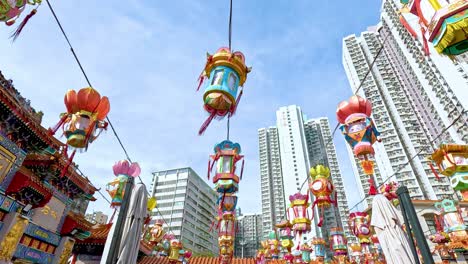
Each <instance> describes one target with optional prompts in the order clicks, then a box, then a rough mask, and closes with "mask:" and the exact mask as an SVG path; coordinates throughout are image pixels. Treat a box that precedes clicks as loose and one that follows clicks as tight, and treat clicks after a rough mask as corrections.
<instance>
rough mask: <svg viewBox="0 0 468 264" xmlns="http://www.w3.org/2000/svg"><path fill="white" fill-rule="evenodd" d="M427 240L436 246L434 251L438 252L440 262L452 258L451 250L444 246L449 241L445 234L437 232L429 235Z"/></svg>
mask: <svg viewBox="0 0 468 264" xmlns="http://www.w3.org/2000/svg"><path fill="white" fill-rule="evenodd" d="M429 240H430V241H431V242H432V243H434V244H436V246H435V250H437V252H439V255H440V257H441V258H442V260H449V259H451V258H452V257H453V256H452V254H451V250H450V249H449V248H448V246H447V245H446V244H447V243H448V242H449V241H450V237H449V235H448V234H447V233H445V232H439V231H438V232H437V233H435V234H433V235H430V236H429Z"/></svg>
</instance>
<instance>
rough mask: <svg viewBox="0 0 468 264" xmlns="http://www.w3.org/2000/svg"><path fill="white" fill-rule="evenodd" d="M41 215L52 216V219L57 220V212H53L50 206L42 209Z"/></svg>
mask: <svg viewBox="0 0 468 264" xmlns="http://www.w3.org/2000/svg"><path fill="white" fill-rule="evenodd" d="M41 213H43V214H44V215H50V216H52V218H54V219H57V212H56V211H54V210H51V209H50V207H49V206H48V205H46V206H44V207H43V208H42V210H41Z"/></svg>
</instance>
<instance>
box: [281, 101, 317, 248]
mask: <svg viewBox="0 0 468 264" xmlns="http://www.w3.org/2000/svg"><path fill="white" fill-rule="evenodd" d="M276 127H277V129H278V139H279V143H280V144H279V146H280V147H279V149H280V156H281V159H280V160H281V172H282V174H283V192H284V197H285V198H286V200H287V202H288V204H289V196H290V195H293V194H295V193H298V192H301V191H303V193H305V192H306V191H307V188H308V186H307V184H306V183H307V179H308V178H309V169H310V162H309V154H308V149H307V140H306V137H305V130H304V116H303V114H302V111H301V108H300V107H299V106H296V105H290V106H284V107H280V108H279V110H278V111H276ZM303 184H304V185H303ZM310 200H311V202H312V201H313V197H310ZM314 213H315V215H318V213H319V212H318V208H317V207H316V208H315V212H314ZM317 218H318V217H314V223H312V230H311V232H310V234H307V235H306V236H304V237H306V238H307V237H310V236H317V235H319V236H320V235H321V229H320V228H318V227H317V224H318V221H319V219H317ZM296 243H298V242H296Z"/></svg>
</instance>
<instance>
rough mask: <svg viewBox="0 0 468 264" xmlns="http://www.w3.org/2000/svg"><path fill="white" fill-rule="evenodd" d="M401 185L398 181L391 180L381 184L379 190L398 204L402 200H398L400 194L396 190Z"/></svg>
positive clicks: (395, 204) (394, 203)
mask: <svg viewBox="0 0 468 264" xmlns="http://www.w3.org/2000/svg"><path fill="white" fill-rule="evenodd" d="M399 186H400V185H399V184H398V182H389V183H386V184H384V185H382V186H380V189H379V192H380V193H381V194H383V195H384V196H385V197H386V198H387V199H388V200H389V201H390V202H392V203H393V205H394V206H398V204H400V201H399V200H398V195H397V194H396V191H397V189H398V187H399Z"/></svg>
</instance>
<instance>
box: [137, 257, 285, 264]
mask: <svg viewBox="0 0 468 264" xmlns="http://www.w3.org/2000/svg"><path fill="white" fill-rule="evenodd" d="M276 262H278V263H280V261H276ZM138 263H139V264H169V259H168V258H167V257H143V258H142V259H141V260H140V261H139V262H138ZM189 263H190V264H219V258H218V257H192V258H190V259H189ZM231 263H232V264H255V259H254V258H234V259H233V260H232V262H231ZM281 263H283V262H281Z"/></svg>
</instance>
